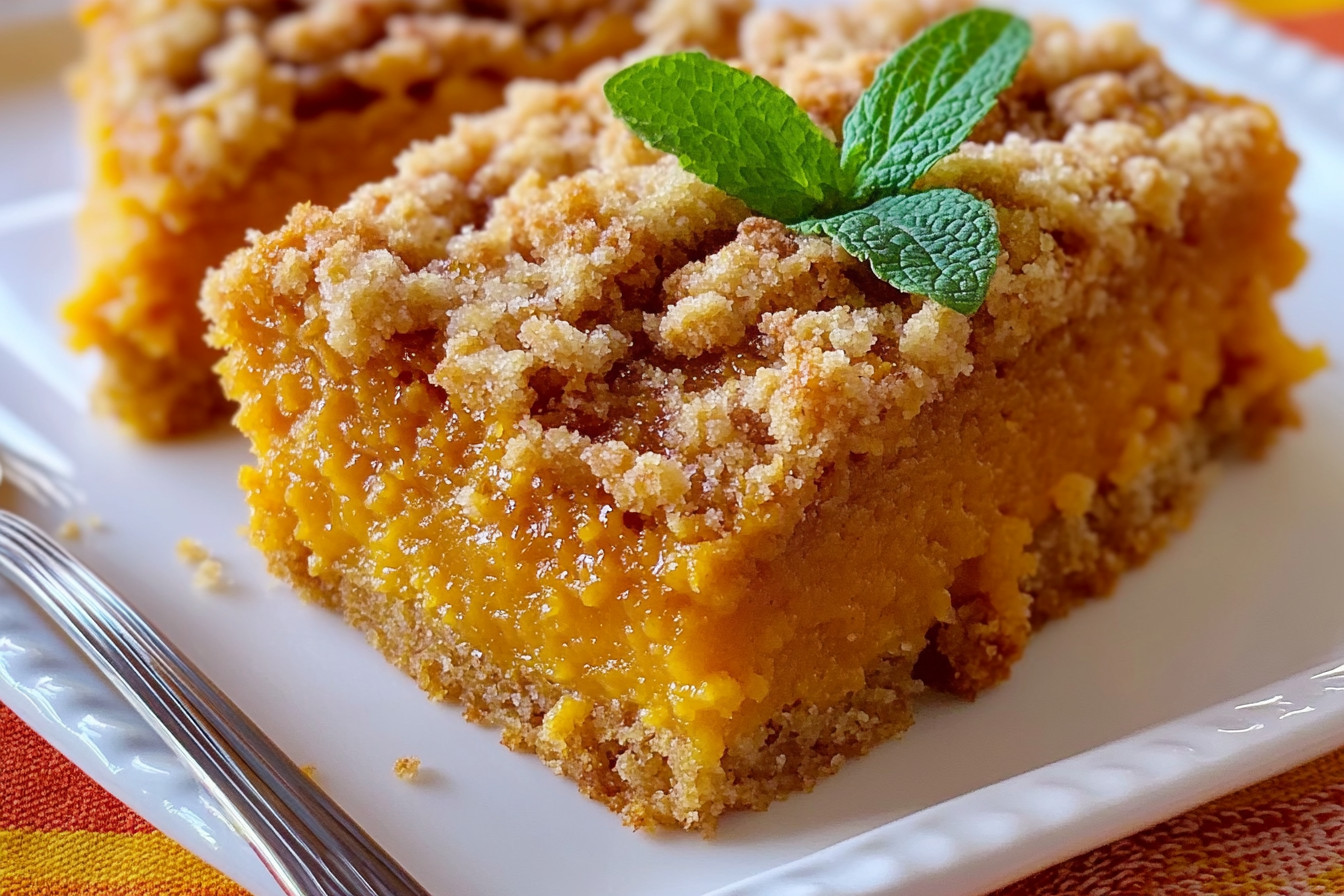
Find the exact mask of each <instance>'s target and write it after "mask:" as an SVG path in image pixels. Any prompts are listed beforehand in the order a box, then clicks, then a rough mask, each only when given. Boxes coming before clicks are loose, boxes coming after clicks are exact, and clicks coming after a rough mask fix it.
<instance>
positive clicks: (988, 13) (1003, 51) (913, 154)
mask: <svg viewBox="0 0 1344 896" xmlns="http://www.w3.org/2000/svg"><path fill="white" fill-rule="evenodd" d="M1030 46H1031V26H1029V25H1028V24H1027V23H1026V22H1024V21H1022V20H1021V19H1019V18H1017V17H1016V16H1012V15H1009V14H1008V13H1004V12H996V11H994V10H989V9H976V10H972V11H970V12H965V13H962V14H960V15H956V16H952V17H951V18H948V19H944V20H943V21H941V22H939V23H938V24H936V25H934V26H932V27H930V28H928V29H926V30H924V31H923V32H921V33H920V34H919V35H918V36H917V37H916V38H915V39H914V40H912V41H910V43H908V44H906V45H905V46H904V47H902V48H901V49H900V50H899V51H898V52H897V53H896V54H895V55H894V56H892V57H891V58H890V59H888V60H887V61H886V62H885V63H883V65H882V67H881V68H879V69H878V70H877V74H876V75H875V76H874V78H873V83H872V86H870V87H869V88H868V89H867V90H866V91H864V93H863V95H862V96H861V97H859V102H858V104H857V105H855V107H854V108H853V109H852V110H851V111H850V113H849V115H848V116H846V118H845V124H844V154H843V157H842V165H843V169H844V173H845V174H846V175H847V176H848V177H849V178H851V179H852V180H853V183H854V188H853V191H852V194H851V195H852V197H853V198H854V199H855V200H856V204H862V203H863V202H866V201H867V200H868V199H870V198H872V197H873V196H876V195H880V194H890V193H895V192H898V191H900V190H905V189H907V188H909V187H910V185H911V184H913V183H914V182H915V181H916V180H917V179H918V178H919V177H920V176H921V175H923V174H924V173H925V172H927V171H928V170H929V169H930V168H931V167H933V164H934V163H935V162H937V161H938V160H939V159H941V158H942V157H943V156H945V155H947V154H948V153H950V152H952V151H953V150H955V149H956V148H957V147H958V146H960V145H961V142H962V141H963V140H965V139H966V137H967V135H968V134H970V132H971V130H972V129H973V128H974V127H975V126H976V125H977V124H978V123H979V122H980V120H981V119H983V118H984V117H985V115H987V114H988V113H989V110H990V109H992V108H993V107H994V103H995V101H996V100H997V99H998V96H999V94H1000V93H1002V92H1003V89H1004V88H1005V87H1007V86H1008V85H1009V84H1011V83H1012V80H1013V77H1014V76H1015V75H1016V74H1017V70H1018V68H1019V67H1020V66H1021V64H1022V60H1023V59H1024V58H1025V57H1026V54H1027V50H1028V48H1030Z"/></svg>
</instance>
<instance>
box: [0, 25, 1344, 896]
mask: <svg viewBox="0 0 1344 896" xmlns="http://www.w3.org/2000/svg"><path fill="white" fill-rule="evenodd" d="M1237 5H1239V6H1241V7H1242V8H1243V9H1244V10H1245V11H1247V12H1250V13H1252V14H1255V15H1261V16H1264V17H1266V18H1268V19H1270V20H1272V21H1273V22H1274V23H1275V24H1276V25H1277V26H1279V27H1280V28H1281V29H1282V30H1284V31H1285V32H1287V33H1289V34H1291V35H1293V36H1295V37H1298V38H1301V39H1305V40H1308V41H1310V42H1312V43H1315V44H1316V45H1317V46H1318V47H1321V48H1323V49H1326V50H1327V51H1330V52H1334V53H1338V54H1340V55H1342V56H1344V0H1239V2H1238V4H1237ZM1103 892H1105V893H1160V894H1195V893H1199V894H1229V896H1230V894H1238V896H1242V894H1261V893H1284V894H1288V893H1291V894H1298V893H1321V894H1328V893H1344V749H1341V750H1338V751H1336V752H1333V753H1330V754H1327V755H1326V756H1323V757H1321V758H1319V759H1317V760H1315V761H1313V762H1310V763H1307V764H1306V765H1304V766H1301V767H1299V768H1296V769H1294V770H1292V771H1290V772H1288V773H1286V774H1284V775H1281V776H1279V777H1277V778H1273V779H1271V780H1268V781H1265V782H1262V783H1260V784H1257V785H1255V786H1254V787H1250V788H1247V789H1246V790H1243V791H1240V792H1238V793H1234V794H1232V795H1230V796H1227V797H1224V798H1222V799H1219V800H1217V801H1215V802H1213V803H1210V804H1208V805H1206V806H1202V807H1200V808H1198V809H1196V810H1194V811H1191V812H1188V813H1186V814H1184V815H1181V816H1179V817H1177V818H1175V819H1172V820H1171V821H1168V822H1165V823H1163V824H1159V825H1156V826H1154V827H1152V828H1149V829H1148V830H1145V831H1143V832H1141V833H1139V834H1136V835H1134V836H1132V837H1128V838H1126V839H1124V840H1120V841H1117V842H1115V843H1112V844H1109V845H1107V846H1104V847H1101V848H1099V849H1096V850H1093V851H1092V852H1089V853H1086V854H1084V855H1082V856H1078V857H1076V858H1074V859H1071V860H1069V861H1066V862H1063V863H1061V864H1059V865H1056V866H1055V867H1053V868H1049V869H1046V870H1044V871H1041V872H1039V873H1037V874H1035V875H1033V876H1032V877H1029V878H1027V879H1025V880H1022V881H1019V882H1018V883H1016V884H1014V885H1012V886H1010V887H1007V888H1005V889H1004V890H1002V891H1000V892H999V894H996V896H1027V894H1033V896H1053V894H1060V896H1064V894H1070V896H1071V894H1080V893H1103ZM0 893H4V894H7V896H56V894H62V896H132V894H134V896H150V894H153V896H247V894H246V892H245V891H244V890H243V889H242V888H241V887H239V886H237V885H236V884H234V883H232V882H231V881H229V880H227V879H226V878H224V877H223V876H221V875H220V874H219V873H218V872H216V871H214V870H213V869H211V868H210V867H208V866H206V865H204V864H203V863H201V862H200V861H199V860H197V859H195V858H194V857H192V856H191V855H190V854H189V853H187V852H186V851H185V850H183V849H182V848H181V847H179V846H177V845H176V844H175V843H173V842H172V841H171V840H169V839H168V838H167V837H165V836H164V835H163V834H161V833H159V832H158V831H156V830H154V828H153V827H151V826H150V825H149V824H148V823H146V822H145V821H144V820H142V819H141V818H139V817H138V816H137V815H135V814H134V813H133V812H132V811H131V810H129V809H127V808H126V807H125V806H123V805H122V804H120V803H119V802H117V801H116V800H115V799H114V798H112V797H111V796H109V795H108V794H107V793H106V792H104V791H103V790H102V789H100V788H99V787H98V785H96V784H95V783H93V782H92V781H91V780H89V778H88V777H87V776H85V775H84V774H83V773H82V772H81V771H79V769H77V768H76V767H75V766H74V765H73V764H71V763H70V762H69V761H68V760H66V759H65V758H64V757H63V756H61V755H60V754H59V753H58V752H56V750H54V749H53V748H52V747H51V746H49V745H48V744H47V743H46V742H44V741H43V740H42V739H41V738H40V737H38V736H37V735H36V734H34V733H33V732H32V731H31V730H30V729H28V728H27V727H26V726H25V725H24V724H23V722H21V721H20V720H19V719H18V717H17V716H15V715H14V714H13V713H12V712H11V711H10V710H9V709H8V708H6V707H4V706H2V705H0Z"/></svg>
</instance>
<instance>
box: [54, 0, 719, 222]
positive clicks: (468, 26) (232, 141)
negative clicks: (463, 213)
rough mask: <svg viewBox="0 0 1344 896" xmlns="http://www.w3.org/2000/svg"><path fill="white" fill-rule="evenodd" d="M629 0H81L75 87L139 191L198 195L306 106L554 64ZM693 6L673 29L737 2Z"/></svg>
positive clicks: (263, 146)
mask: <svg viewBox="0 0 1344 896" xmlns="http://www.w3.org/2000/svg"><path fill="white" fill-rule="evenodd" d="M643 5H644V4H643V3H642V2H640V0H614V2H613V0H487V2H477V3H470V4H465V3H463V2H461V0H302V2H299V0H232V2H220V0H84V2H83V4H82V6H81V12H80V16H81V19H82V21H83V22H84V23H85V24H86V26H87V27H89V28H90V29H92V30H100V31H101V33H102V34H104V35H105V37H104V39H103V40H101V41H98V42H94V43H93V44H92V46H93V49H94V52H95V53H98V54H102V55H103V56H104V57H105V58H103V60H102V62H101V64H99V65H96V66H89V67H87V68H86V73H85V74H84V76H83V77H84V78H86V79H87V78H89V77H91V76H92V74H93V73H94V72H96V73H97V77H99V78H100V79H106V80H107V83H100V84H94V85H90V86H91V87H92V89H95V90H98V91H100V92H102V93H104V94H105V95H106V97H107V100H108V103H109V105H110V106H111V107H112V109H113V110H114V111H113V114H112V119H113V120H114V121H116V123H117V125H118V129H117V133H116V135H115V137H116V139H117V141H118V142H119V145H120V146H121V148H122V154H121V155H122V159H121V165H122V167H123V168H124V171H123V172H122V174H123V175H124V176H125V177H126V179H127V181H128V182H129V185H130V186H132V187H133V189H134V190H135V191H136V192H137V193H139V194H140V195H139V198H140V199H141V200H142V201H145V202H146V203H147V204H150V205H153V204H154V201H155V199H156V197H157V195H158V194H159V193H161V192H162V191H164V190H168V189H170V188H171V187H172V184H174V183H177V184H184V185H189V186H191V187H192V188H193V190H194V192H195V193H196V194H197V195H200V194H206V195H212V194H219V193H222V192H223V191H226V190H228V189H231V188H235V187H237V186H238V185H240V184H241V183H243V182H244V181H245V180H246V179H247V177H248V176H249V175H250V174H251V172H252V171H253V169H254V167H255V166H256V165H257V164H258V163H259V162H260V160H262V159H263V158H265V157H266V155H267V154H268V153H270V152H272V151H273V150H275V149H276V148H277V147H279V146H281V145H283V144H284V142H285V141H286V139H287V138H288V136H289V135H290V134H291V133H292V132H293V130H294V129H295V128H296V127H297V126H298V125H299V124H300V123H301V122H302V121H304V120H306V119H311V118H314V117H317V116H320V115H323V114H326V113H328V112H357V111H359V110H360V109H362V108H365V107H367V106H369V105H372V104H373V103H374V102H377V101H380V100H383V99H387V98H407V99H409V100H416V99H417V98H423V97H424V96H428V95H432V94H433V93H434V91H435V90H436V86H437V85H438V84H440V83H441V82H444V81H448V80H451V79H452V78H454V77H455V76H471V77H478V78H486V79H493V80H497V81H500V82H502V81H504V80H507V79H510V78H515V77H544V76H554V73H553V71H552V69H553V68H554V67H555V62H556V59H557V58H560V59H563V58H564V55H565V53H566V52H567V50H568V48H570V47H571V45H577V44H581V43H583V42H584V41H586V40H589V39H591V38H593V37H594V36H595V35H596V34H597V33H598V32H599V31H600V30H601V29H604V28H615V27H622V28H625V29H631V27H632V26H631V19H632V18H633V17H634V16H635V15H636V14H637V13H638V12H639V11H640V9H641V7H642V6H643ZM665 5H669V6H672V7H673V8H672V9H666V10H662V11H660V12H658V15H659V16H661V18H663V19H669V18H670V17H673V16H675V15H676V10H677V9H680V8H682V6H683V4H665ZM705 6H706V7H709V8H708V9H706V10H701V11H700V13H699V15H700V16H701V17H702V18H708V19H714V20H715V21H714V22H713V23H711V22H709V21H705V22H700V23H698V24H697V23H696V22H695V21H694V20H693V19H692V20H689V21H686V22H685V23H683V24H681V25H679V26H678V31H679V33H680V34H682V35H684V36H686V37H691V38H693V37H695V36H697V33H700V34H703V35H706V36H707V35H713V34H715V33H716V32H715V30H714V29H715V27H718V28H721V27H722V22H721V20H718V19H716V18H715V17H716V16H720V15H725V14H728V11H729V7H730V6H732V7H733V9H734V10H735V9H736V7H735V5H734V4H717V3H709V4H705ZM735 14H736V13H735V11H734V12H733V13H732V15H735ZM617 23H622V24H619V25H618V24H617ZM697 29H698V32H697ZM633 42H634V40H633V38H632V39H631V41H630V43H633ZM569 70H570V71H571V72H572V71H573V68H570V69H569ZM446 124H447V122H445V125H446ZM137 181H139V182H137Z"/></svg>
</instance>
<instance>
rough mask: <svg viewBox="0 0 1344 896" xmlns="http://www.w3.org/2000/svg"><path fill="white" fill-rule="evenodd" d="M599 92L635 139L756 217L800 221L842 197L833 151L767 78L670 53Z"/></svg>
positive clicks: (622, 75) (695, 55) (648, 61)
mask: <svg viewBox="0 0 1344 896" xmlns="http://www.w3.org/2000/svg"><path fill="white" fill-rule="evenodd" d="M603 90H604V92H605V93H606V95H607V102H609V103H610V104H611V108H612V111H613V112H615V113H616V116H617V117H618V118H620V119H622V120H623V121H625V123H626V124H628V125H629V126H630V129H631V130H633V131H634V132H635V133H636V134H638V135H639V136H640V137H642V138H644V140H645V141H647V142H648V143H650V144H652V145H653V146H654V147H655V148H657V149H661V150H663V151H664V152H669V153H673V154H675V155H676V156H677V157H678V158H679V159H680V160H681V164H682V166H683V167H684V168H685V169H686V170H687V171H689V172H691V173H692V174H694V175H695V176H696V177H698V178H700V179H701V180H703V181H705V182H706V183H709V184H713V185H714V186H716V187H718V188H719V189H721V190H723V191H724V192H725V193H730V194H732V195H733V196H736V197H737V198H738V199H741V200H742V201H743V202H745V203H746V204H747V205H748V206H749V207H750V208H751V209H752V211H754V212H757V213H758V214H761V215H765V216H766V217H770V218H775V219H777V220H780V221H784V222H785V223H790V222H793V221H798V220H801V219H802V218H805V217H807V216H808V215H809V214H811V213H813V212H814V211H815V210H816V209H818V208H819V207H821V206H822V205H823V204H828V203H830V202H831V201H832V200H834V199H836V198H838V197H839V196H840V195H841V194H842V193H843V192H845V191H844V189H843V184H842V179H841V173H840V151H839V149H838V148H837V147H836V145H835V144H834V143H832V142H831V141H830V139H828V138H827V137H826V135H825V134H823V133H822V132H821V130H820V129H819V128H818V127H817V126H816V125H815V124H813V123H812V119H810V118H808V117H807V113H806V112H804V111H803V110H802V109H801V108H799V107H798V104H797V103H795V102H794V101H793V98H792V97H790V96H789V95H788V94H787V93H785V92H784V91H782V90H780V89H779V88H778V87H776V86H775V85H773V84H771V83H770V82H769V81H767V80H765V79H764V78H760V77H757V76H755V75H750V74H747V73H746V72H743V71H740V70H738V69H735V68H733V67H732V66H730V65H727V64H726V63H723V62H718V61H716V60H712V59H710V58H709V57H708V56H705V55H704V54H702V53H676V54H674V55H671V56H657V57H654V58H652V59H645V60H643V61H642V62H637V63H635V64H634V65H632V66H630V67H629V68H626V69H622V70H621V71H619V72H617V73H616V74H614V75H612V76H611V77H610V78H609V79H608V80H607V83H606V85H605V87H604V88H603Z"/></svg>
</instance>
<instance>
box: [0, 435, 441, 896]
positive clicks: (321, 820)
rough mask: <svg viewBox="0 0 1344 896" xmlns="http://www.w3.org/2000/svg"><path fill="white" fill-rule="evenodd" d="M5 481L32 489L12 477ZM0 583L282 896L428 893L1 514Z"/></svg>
mask: <svg viewBox="0 0 1344 896" xmlns="http://www.w3.org/2000/svg"><path fill="white" fill-rule="evenodd" d="M6 460H7V461H8V462H12V455H11V456H10V457H9V458H7V459H6ZM3 478H4V467H3V466H0V480H3ZM11 481H12V482H16V484H19V485H21V486H22V485H28V486H29V487H31V483H24V482H23V477H21V476H11ZM25 490H27V489H25ZM0 575H3V576H4V577H5V578H7V579H9V580H10V581H11V582H13V583H14V584H15V585H16V586H17V587H18V588H19V589H20V590H21V591H24V592H25V593H27V594H28V595H29V596H30V597H31V598H32V599H33V601H34V602H35V603H36V604H37V605H38V606H39V607H41V608H42V609H43V610H44V611H46V613H47V614H48V615H49V616H51V618H52V619H53V620H55V622H56V623H57V625H58V626H59V627H60V628H61V630H62V631H64V632H65V634H66V635H68V636H69V637H70V639H71V640H72V641H74V643H75V646H76V647H78V648H79V649H80V650H81V651H82V652H83V653H84V654H85V655H86V656H87V657H88V658H89V659H90V660H92V661H93V663H94V665H95V666H96V667H97V668H98V670H99V671H100V672H102V674H103V675H104V676H106V677H107V679H108V680H109V681H110V682H111V683H112V684H113V686H115V687H116V689H117V690H118V691H119V692H120V693H121V695H122V696H123V697H125V698H126V700H127V701H128V702H129V703H130V704H131V705H132V706H133V707H134V708H135V710H136V711H137V712H138V713H139V714H140V716H141V717H143V718H144V720H145V721H146V722H148V723H149V725H150V726H151V727H152V728H153V729H154V730H155V732H157V733H158V735H159V736H160V737H161V738H162V739H163V741H164V742H165V743H166V744H167V745H168V746H169V747H170V748H171V749H172V750H173V752H174V753H176V754H177V756H178V758H180V759H181V760H182V763H183V764H184V765H185V766H186V768H187V769H188V770H189V771H190V772H191V773H192V774H193V775H194V776H195V777H196V779H197V780H198V781H199V782H200V783H201V785H202V786H203V787H204V788H205V789H206V791H207V792H209V793H210V794H211V795H212V796H213V797H214V798H215V799H216V800H217V801H218V803H219V804H220V807H221V808H222V810H223V811H224V813H225V815H226V819H227V821H228V822H229V824H230V825H231V826H232V827H233V828H234V829H235V830H236V831H237V832H238V833H239V834H240V835H241V836H242V837H243V838H244V839H246V840H247V842H248V843H249V844H250V845H251V846H252V848H253V850H254V851H255V852H256V854H257V856H258V857H259V858H260V859H261V861H262V864H264V865H265V866H266V868H267V870H269V871H270V872H271V874H272V875H273V876H274V877H275V879H276V881H277V882H278V883H279V884H280V886H281V888H282V889H283V890H284V891H285V892H286V893H287V894H289V896H428V894H427V893H426V892H425V890H424V889H422V888H421V887H420V885H419V884H417V883H416V882H415V880H414V879H413V878H412V877H411V876H410V875H409V874H408V873H407V872H406V871H405V870H404V869H403V868H402V867H401V866H400V865H398V864H397V863H396V861H395V860H394V859H392V857H391V856H389V855H388V854H387V853H386V852H384V851H383V850H382V849H381V848H380V847H379V846H378V845H377V844H376V843H375V842H374V841H373V839H372V838H371V837H369V835H368V834H367V833H365V832H364V831H363V830H362V829H361V828H360V827H359V825H357V824H356V823H355V822H354V820H352V819H351V818H350V817H349V816H348V815H346V814H345V812H344V811H342V810H341V808H340V807H339V806H337V805H336V804H335V803H334V802H333V801H332V800H331V799H330V798H329V797H327V796H326V794H324V793H323V792H322V791H321V790H319V789H318V788H317V787H316V786H315V785H314V784H313V783H312V781H310V780H309V778H308V776H307V775H305V774H304V773H303V772H302V771H301V770H300V769H299V768H297V767H296V766H295V765H294V763H293V762H291V761H290V760H289V758H288V757H286V756H285V754H284V753H282V752H281V751H280V748H279V747H277V746H276V745H275V744H274V743H273V742H272V741H271V740H270V739H269V738H268V737H266V735H265V734H263V733H262V732H261V730H260V729H258V728H257V727H256V725H255V724H253V723H252V722H251V721H250V720H249V719H248V718H247V717H246V716H245V715H243V713H242V711H241V710H240V709H238V707H237V706H235V705H234V704H233V702H232V701H230V700H229V699H228V698H227V697H225V696H224V694H223V693H221V692H220V691H219V689H218V688H217V687H215V686H214V685H213V684H211V683H210V681H209V680H208V679H207V678H206V677H205V675H204V674H202V673H201V671H200V670H199V669H197V668H196V667H195V666H194V665H193V664H192V663H191V662H190V661H189V660H187V659H186V658H185V657H183V656H182V654H181V653H179V652H178V650H177V649H176V648H174V647H173V646H172V645H171V644H170V643H169V642H168V641H167V639H165V638H164V637H163V635H161V634H160V633H159V632H158V631H157V630H155V629H154V628H153V626H151V625H150V624H149V623H148V622H146V621H145V620H144V619H143V618H141V617H140V615H139V614H137V613H136V612H135V610H133V609H131V607H130V606H129V605H128V604H127V603H126V602H125V601H124V600H122V598H121V597H120V596H119V595H118V594H117V593H116V592H115V591H113V590H112V589H111V588H110V587H109V586H108V585H107V584H106V583H105V582H103V581H102V580H101V579H99V578H98V577H97V576H95V575H94V574H93V573H92V572H91V571H90V570H89V569H88V568H87V567H86V566H84V565H83V564H82V563H80V562H79V561H78V560H76V559H75V558H74V557H73V556H72V555H71V554H70V552H69V551H67V550H65V548H63V547H61V546H60V545H59V544H57V543H56V542H55V541H53V540H52V539H51V538H50V537H49V536H47V535H46V534H44V533H43V532H42V531H41V530H40V529H38V528H37V527H36V526H34V525H33V524H32V523H30V522H28V521H27V520H24V519H23V518H21V517H19V516H17V515H15V514H13V513H10V512H8V511H5V510H0Z"/></svg>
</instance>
